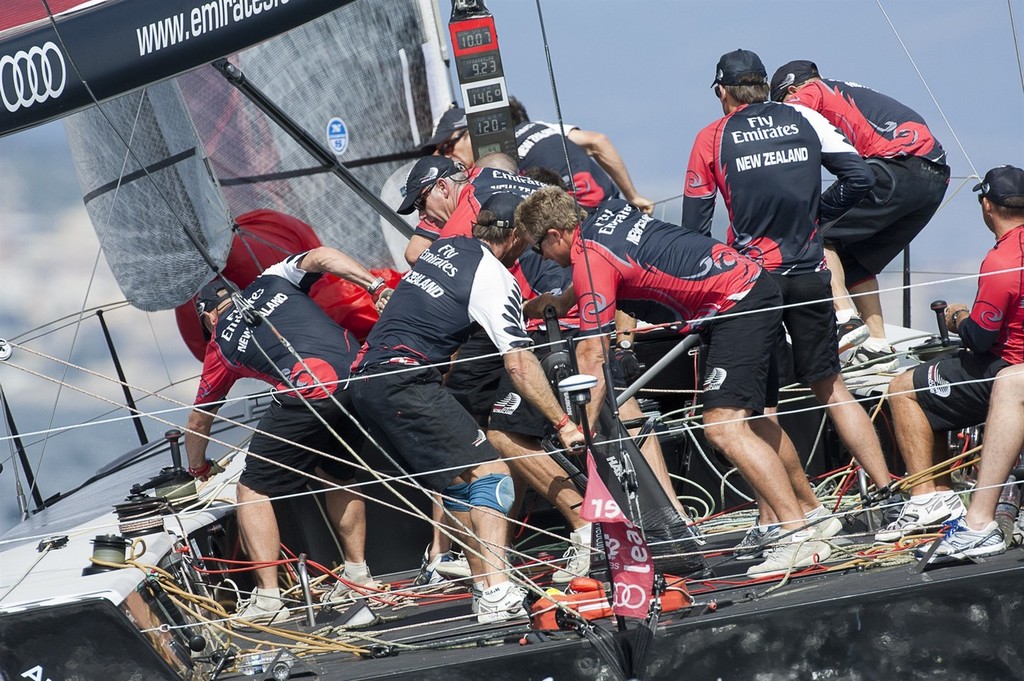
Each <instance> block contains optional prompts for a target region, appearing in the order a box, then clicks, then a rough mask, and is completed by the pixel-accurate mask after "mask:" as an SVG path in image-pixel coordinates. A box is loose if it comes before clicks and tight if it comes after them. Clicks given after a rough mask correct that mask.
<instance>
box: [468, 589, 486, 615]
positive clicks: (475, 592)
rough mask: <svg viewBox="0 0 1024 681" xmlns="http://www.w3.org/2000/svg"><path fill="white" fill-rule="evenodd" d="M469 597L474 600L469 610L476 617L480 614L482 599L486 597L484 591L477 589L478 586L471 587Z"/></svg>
mask: <svg viewBox="0 0 1024 681" xmlns="http://www.w3.org/2000/svg"><path fill="white" fill-rule="evenodd" d="M469 595H470V597H471V598H472V601H471V602H470V605H469V609H470V611H471V612H472V613H473V614H474V615H476V614H479V612H480V599H481V598H483V597H484V590H483V589H480V588H477V587H476V586H471V587H469Z"/></svg>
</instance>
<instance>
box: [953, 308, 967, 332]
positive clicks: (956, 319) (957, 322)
mask: <svg viewBox="0 0 1024 681" xmlns="http://www.w3.org/2000/svg"><path fill="white" fill-rule="evenodd" d="M962 314H964V315H967V316H968V317H970V316H971V313H970V312H968V311H967V310H957V311H956V312H954V313H953V314H951V315H950V318H951V319H952V320H953V328H954V329H958V328H960V318H959V317H958V316H957V315H962Z"/></svg>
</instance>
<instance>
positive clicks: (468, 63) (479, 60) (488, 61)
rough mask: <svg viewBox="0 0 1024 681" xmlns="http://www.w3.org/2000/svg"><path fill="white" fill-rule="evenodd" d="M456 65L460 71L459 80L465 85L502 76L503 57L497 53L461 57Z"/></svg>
mask: <svg viewBox="0 0 1024 681" xmlns="http://www.w3.org/2000/svg"><path fill="white" fill-rule="evenodd" d="M455 65H456V66H457V67H458V70H459V80H460V81H461V82H464V83H468V82H470V81H473V80H480V79H481V78H492V77H494V76H497V75H502V70H501V57H499V56H498V53H497V52H488V53H486V54H478V55H473V56H470V57H459V58H458V59H456V60H455Z"/></svg>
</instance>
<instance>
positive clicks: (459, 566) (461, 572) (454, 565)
mask: <svg viewBox="0 0 1024 681" xmlns="http://www.w3.org/2000/svg"><path fill="white" fill-rule="evenodd" d="M434 570H435V571H436V572H437V574H439V575H441V576H442V577H444V578H446V579H465V578H466V577H472V576H473V571H472V570H471V569H470V567H469V561H468V560H466V554H464V553H462V551H445V552H444V553H442V554H441V560H440V561H439V562H438V563H437V565H435V566H434Z"/></svg>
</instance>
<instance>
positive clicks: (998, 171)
mask: <svg viewBox="0 0 1024 681" xmlns="http://www.w3.org/2000/svg"><path fill="white" fill-rule="evenodd" d="M974 191H976V192H977V191H980V192H981V195H982V196H984V197H985V198H986V199H988V200H989V201H991V202H992V203H997V204H999V205H1000V206H1006V207H1008V208H1024V170H1021V169H1020V168H1018V167H1016V166H1009V165H1007V166H996V167H995V168H993V169H992V170H990V171H988V172H987V173H985V179H983V180H982V181H981V182H979V183H978V184H976V185H974Z"/></svg>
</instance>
